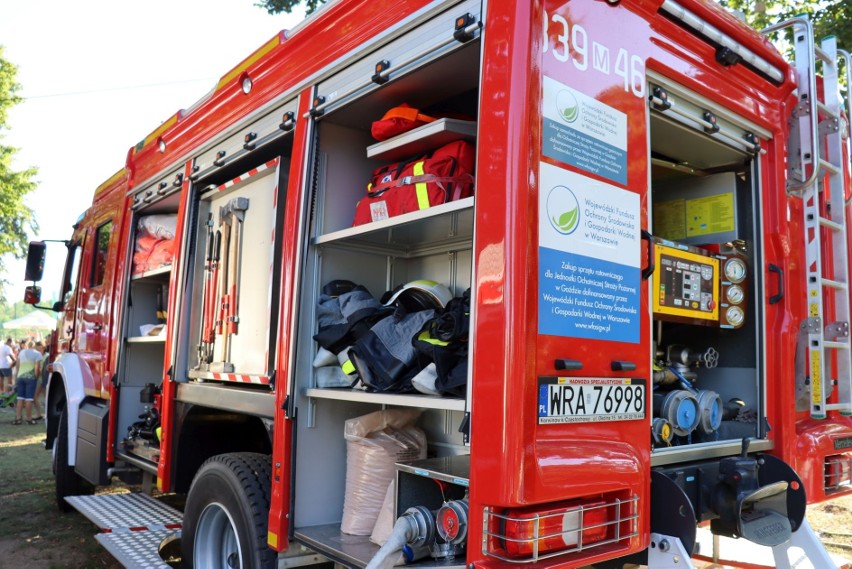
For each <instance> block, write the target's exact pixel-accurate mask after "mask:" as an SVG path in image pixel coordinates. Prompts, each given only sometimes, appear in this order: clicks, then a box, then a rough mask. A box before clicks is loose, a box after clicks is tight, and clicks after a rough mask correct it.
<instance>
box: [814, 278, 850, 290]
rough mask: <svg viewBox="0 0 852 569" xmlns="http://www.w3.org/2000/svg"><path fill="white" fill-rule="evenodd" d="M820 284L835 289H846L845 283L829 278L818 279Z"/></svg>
mask: <svg viewBox="0 0 852 569" xmlns="http://www.w3.org/2000/svg"><path fill="white" fill-rule="evenodd" d="M820 284H822V286H827V287H831V288H836V289H837V290H846V283H843V282H840V281H834V280H831V279H820Z"/></svg>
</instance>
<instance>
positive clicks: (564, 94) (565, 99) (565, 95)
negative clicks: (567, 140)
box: [555, 89, 580, 123]
mask: <svg viewBox="0 0 852 569" xmlns="http://www.w3.org/2000/svg"><path fill="white" fill-rule="evenodd" d="M555 102H556V112H557V113H559V118H561V119H562V120H564V121H565V122H566V123H572V122H574V121H576V120H577V118H578V117H579V116H580V102H579V101H578V100H577V97H575V96H574V94H573V93H572V92H571V91H570V90H568V89H563V90H562V91H559V93H557V94H556V101H555Z"/></svg>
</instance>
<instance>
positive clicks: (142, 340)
mask: <svg viewBox="0 0 852 569" xmlns="http://www.w3.org/2000/svg"><path fill="white" fill-rule="evenodd" d="M165 341H166V336H165V335H163V336H131V337H130V338H127V343H128V344H163V343H165Z"/></svg>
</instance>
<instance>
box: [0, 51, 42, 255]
mask: <svg viewBox="0 0 852 569" xmlns="http://www.w3.org/2000/svg"><path fill="white" fill-rule="evenodd" d="M17 72H18V68H17V67H15V66H14V65H12V64H11V63H10V62H8V61H7V60H6V59H5V58H4V57H3V46H0V255H5V254H7V253H10V254H12V255H14V256H15V257H17V258H21V257H23V256H24V254H25V253H26V251H27V241H28V235H27V231H28V230H31V231H33V232H34V231H36V228H37V225H36V222H35V216H34V214H33V210H32V209H31V208H30V207H29V206H28V205H27V204H25V203H24V196H25V195H27V194H28V193H30V192H32V191H33V190H35V189H36V182H35V180H34V178H35V175H36V169H35V168H28V169H26V170H20V171H15V170H14V169H13V168H12V159H13V158H14V156H15V153H17V151H18V149H17V148H13V147H11V146H7V145H5V144H3V132H4V131H5V130H7V129H8V128H9V125H8V118H9V109H11V108H12V107H13V106H14V105H16V104H18V103H20V102H21V97H20V96H18V94H17V92H18V90H19V89H20V88H21V86H20V85H19V84H18V83H17V81H16V80H15V77H16V75H17Z"/></svg>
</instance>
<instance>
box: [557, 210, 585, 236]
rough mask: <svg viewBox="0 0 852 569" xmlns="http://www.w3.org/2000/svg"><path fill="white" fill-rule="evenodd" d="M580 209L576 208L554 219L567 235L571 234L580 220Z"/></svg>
mask: <svg viewBox="0 0 852 569" xmlns="http://www.w3.org/2000/svg"><path fill="white" fill-rule="evenodd" d="M579 214H580V208H577V207H575V208H574V209H570V210H568V211H566V212H565V213H563V214H562V215H560V216H559V217H558V218H557V217H556V216H554V217H553V223H554V225H556V226H557V227H558V228H559V229H561V230H562V231H563V232H565V233H571V232H572V231H573V230H574V228H575V227H576V226H577V222H578V221H579V220H580V215H579Z"/></svg>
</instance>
